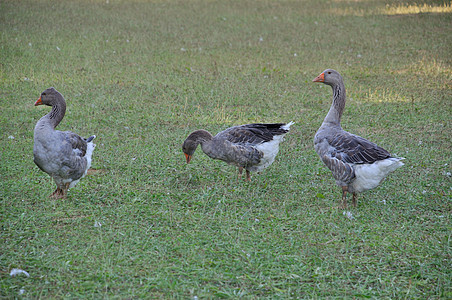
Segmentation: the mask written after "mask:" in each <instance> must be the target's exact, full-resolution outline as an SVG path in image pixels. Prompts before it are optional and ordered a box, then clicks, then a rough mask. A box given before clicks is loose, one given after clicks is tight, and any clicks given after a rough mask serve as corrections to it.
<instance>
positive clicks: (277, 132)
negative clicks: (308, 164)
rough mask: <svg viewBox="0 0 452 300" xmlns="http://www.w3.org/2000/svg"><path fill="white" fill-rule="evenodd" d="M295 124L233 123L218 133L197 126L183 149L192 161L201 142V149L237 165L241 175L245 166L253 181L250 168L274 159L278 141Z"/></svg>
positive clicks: (258, 166)
mask: <svg viewBox="0 0 452 300" xmlns="http://www.w3.org/2000/svg"><path fill="white" fill-rule="evenodd" d="M292 124H293V122H290V123H287V124H285V123H276V124H261V123H257V124H247V125H241V126H234V127H231V128H228V129H226V130H224V131H222V132H220V133H218V134H217V135H216V136H212V134H210V133H209V132H208V131H206V130H196V131H194V132H192V133H191V134H190V135H189V136H188V137H187V139H186V140H185V142H184V144H183V145H182V150H183V152H184V154H185V157H186V160H187V163H189V162H190V160H191V158H192V156H193V154H194V153H195V150H196V148H197V147H198V145H199V144H201V149H202V151H203V152H204V153H205V154H207V156H209V157H210V158H213V159H219V160H222V161H224V162H226V163H228V164H231V165H235V166H237V167H238V168H239V174H238V176H239V178H240V177H241V176H242V172H243V169H245V170H246V180H247V181H251V176H250V172H258V171H262V170H263V169H265V168H267V167H268V166H270V165H271V164H272V163H273V161H274V160H275V157H276V155H277V154H278V151H279V143H280V142H281V141H282V140H283V138H284V135H285V134H286V133H288V132H289V130H290V126H291V125H292Z"/></svg>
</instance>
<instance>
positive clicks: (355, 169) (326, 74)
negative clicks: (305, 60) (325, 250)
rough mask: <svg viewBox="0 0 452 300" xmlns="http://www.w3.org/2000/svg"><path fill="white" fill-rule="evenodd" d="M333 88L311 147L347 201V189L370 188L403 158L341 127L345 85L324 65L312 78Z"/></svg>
mask: <svg viewBox="0 0 452 300" xmlns="http://www.w3.org/2000/svg"><path fill="white" fill-rule="evenodd" d="M314 82H322V83H324V84H327V85H330V86H331V87H332V89H333V103H332V105H331V108H330V110H329V111H328V114H327V115H326V117H325V119H324V121H323V123H322V125H321V126H320V128H319V130H318V131H317V133H316V135H315V137H314V147H315V150H316V152H317V154H318V155H319V156H320V158H321V159H322V161H323V163H324V164H325V165H326V166H327V167H328V168H329V169H330V170H331V172H332V174H333V176H334V178H335V179H336V183H337V185H339V186H340V187H342V191H343V193H342V204H343V206H346V205H347V202H346V193H347V192H349V193H353V205H355V206H356V193H357V192H363V191H365V190H368V189H372V188H374V187H376V186H378V185H379V184H380V182H381V181H382V180H383V179H384V178H385V177H386V176H387V175H388V174H389V173H390V172H392V171H394V170H395V169H397V168H399V167H401V166H402V165H403V163H402V162H401V161H400V160H402V159H403V158H396V157H392V156H391V154H390V153H389V152H388V151H387V150H385V149H383V148H381V147H379V146H378V145H376V144H375V143H372V142H370V141H368V140H366V139H364V138H362V137H360V136H357V135H354V134H351V133H349V132H347V131H345V130H343V129H342V127H341V124H340V121H341V116H342V113H343V110H344V107H345V100H346V94H345V86H344V82H343V79H342V76H341V75H340V74H339V73H338V72H337V71H335V70H331V69H327V70H325V71H323V72H322V73H321V74H320V75H319V76H317V77H316V78H315V79H314Z"/></svg>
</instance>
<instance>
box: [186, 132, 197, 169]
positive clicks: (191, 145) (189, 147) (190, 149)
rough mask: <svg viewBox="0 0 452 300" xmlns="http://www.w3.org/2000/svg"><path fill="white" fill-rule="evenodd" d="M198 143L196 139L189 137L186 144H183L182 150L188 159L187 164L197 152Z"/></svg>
mask: <svg viewBox="0 0 452 300" xmlns="http://www.w3.org/2000/svg"><path fill="white" fill-rule="evenodd" d="M198 143H199V142H196V141H195V140H194V139H191V138H190V137H188V138H187V139H186V140H185V142H184V144H183V145H182V151H183V152H184V154H185V159H186V160H187V164H188V163H190V160H191V158H192V156H193V154H194V153H195V150H196V147H198Z"/></svg>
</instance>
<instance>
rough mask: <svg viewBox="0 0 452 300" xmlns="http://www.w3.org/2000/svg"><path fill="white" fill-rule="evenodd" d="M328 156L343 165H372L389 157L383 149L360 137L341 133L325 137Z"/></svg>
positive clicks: (344, 132)
mask: <svg viewBox="0 0 452 300" xmlns="http://www.w3.org/2000/svg"><path fill="white" fill-rule="evenodd" d="M327 141H328V144H329V146H330V155H331V157H332V158H336V159H338V160H340V161H342V162H345V163H351V164H372V163H374V162H376V161H379V160H383V159H386V158H389V157H391V154H390V153H389V152H388V151H386V150H385V149H383V148H381V147H379V146H377V145H376V144H375V143H372V142H370V141H368V140H366V139H364V138H362V137H360V136H357V135H354V134H351V133H348V132H346V131H342V132H340V133H337V134H335V135H332V136H329V137H327Z"/></svg>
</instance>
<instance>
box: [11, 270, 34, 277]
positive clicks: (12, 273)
mask: <svg viewBox="0 0 452 300" xmlns="http://www.w3.org/2000/svg"><path fill="white" fill-rule="evenodd" d="M19 274H24V275H25V276H27V277H30V274H28V272H27V271H24V270H21V269H12V270H11V272H10V273H9V276H16V275H19Z"/></svg>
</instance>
